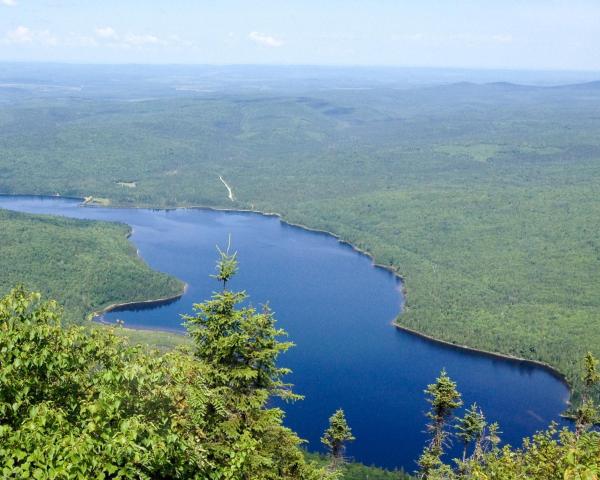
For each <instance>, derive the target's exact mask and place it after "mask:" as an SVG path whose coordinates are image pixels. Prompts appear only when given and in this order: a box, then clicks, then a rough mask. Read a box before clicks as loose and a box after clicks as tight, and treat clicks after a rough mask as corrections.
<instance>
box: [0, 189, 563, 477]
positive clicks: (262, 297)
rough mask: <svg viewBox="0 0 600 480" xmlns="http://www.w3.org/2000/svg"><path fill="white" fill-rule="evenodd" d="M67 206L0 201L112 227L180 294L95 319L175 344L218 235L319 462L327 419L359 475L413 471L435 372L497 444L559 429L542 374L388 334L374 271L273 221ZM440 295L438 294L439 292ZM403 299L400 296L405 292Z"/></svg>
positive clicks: (392, 300)
mask: <svg viewBox="0 0 600 480" xmlns="http://www.w3.org/2000/svg"><path fill="white" fill-rule="evenodd" d="M79 203H80V202H79V201H78V200H73V199H65V198H52V197H22V196H0V207H1V208H6V209H11V210H16V211H20V212H28V213H36V214H53V215H62V216H67V217H72V218H83V219H92V220H106V221H117V222H123V223H126V224H128V225H130V226H131V227H132V229H133V233H132V236H131V237H130V240H131V241H132V242H133V244H134V245H135V246H136V247H137V248H138V249H139V253H140V255H141V256H142V257H143V259H144V260H145V261H146V262H147V263H148V264H149V265H150V266H151V267H153V268H154V269H157V270H161V271H164V272H167V273H169V274H171V275H174V276H176V277H178V278H180V279H181V280H183V281H185V282H186V283H187V284H188V289H187V291H186V293H185V294H184V295H183V297H182V298H180V299H179V300H177V301H174V302H170V303H168V304H166V305H162V306H159V307H155V308H150V309H149V308H145V309H136V308H132V307H129V308H124V309H119V310H114V311H111V312H109V313H106V314H105V316H104V317H105V319H106V320H108V321H115V320H116V319H122V320H124V321H125V325H126V326H128V327H132V328H151V329H160V330H172V331H182V326H181V320H180V317H179V315H180V314H182V313H191V306H192V303H194V302H200V301H203V300H204V299H206V298H208V297H209V296H210V295H211V293H212V291H213V290H215V289H217V288H218V285H217V284H216V282H215V280H213V279H211V278H210V277H209V275H210V274H212V273H213V272H214V267H215V260H216V250H215V245H217V244H219V245H226V244H227V239H228V236H229V235H230V234H231V237H232V243H233V248H234V249H235V250H237V252H238V258H239V263H240V271H239V274H238V275H237V276H236V278H235V279H234V281H233V282H232V285H231V287H232V288H234V289H245V290H247V292H248V293H249V294H250V296H251V300H252V303H253V304H254V305H257V306H258V305H260V304H262V303H264V302H267V301H268V302H269V304H270V306H271V308H272V309H273V310H274V311H275V314H276V318H277V319H278V325H279V326H281V327H283V328H284V329H286V330H287V331H288V332H289V338H290V339H291V340H292V341H293V342H294V343H295V344H296V347H295V348H293V349H291V350H290V351H289V352H288V353H286V354H285V355H283V356H282V358H281V364H282V365H284V366H287V367H290V368H292V369H293V374H292V375H290V376H289V377H288V379H289V381H291V382H292V383H293V384H294V385H295V391H296V392H297V393H300V394H302V395H305V397H306V398H305V400H303V401H300V402H298V403H295V404H291V405H287V404H286V405H283V408H284V409H285V411H286V424H287V425H288V426H289V427H291V428H293V429H294V430H295V431H297V432H298V433H299V435H300V436H301V437H302V438H305V439H307V440H308V441H309V443H308V448H309V449H311V450H317V449H320V447H321V445H320V442H319V438H320V436H321V434H322V432H323V430H324V429H325V427H326V425H327V421H328V417H329V416H330V415H331V413H332V412H333V411H334V410H335V409H337V408H340V407H343V408H344V410H345V411H346V414H347V417H348V421H349V423H350V425H351V427H352V428H353V431H354V434H355V436H356V438H357V440H356V442H354V443H353V444H351V445H350V447H349V449H348V455H349V456H350V457H353V458H355V459H356V460H359V461H361V462H363V463H367V464H376V465H380V466H386V467H404V469H405V470H407V471H413V470H414V469H415V467H416V464H415V460H416V459H417V458H418V456H419V454H420V452H421V450H422V447H423V444H424V441H425V434H424V433H423V432H424V429H425V422H426V419H425V417H424V412H425V411H426V410H427V408H428V404H427V403H426V401H425V399H424V394H423V390H424V389H425V388H426V386H427V384H428V383H432V382H433V381H434V379H435V378H436V376H437V375H438V374H439V372H440V370H441V369H442V368H446V370H447V371H448V373H449V375H450V376H451V377H452V378H453V379H454V380H455V381H456V382H457V383H458V387H459V389H460V391H461V392H462V394H463V400H464V401H465V404H466V405H469V404H470V403H472V402H475V401H476V402H477V403H478V404H479V405H481V407H482V408H483V409H484V412H485V413H486V415H487V417H488V419H489V421H498V422H499V423H500V427H501V430H502V431H503V432H504V433H503V434H502V438H503V440H504V441H505V442H508V443H510V444H512V445H519V444H520V441H521V438H523V437H524V436H528V435H531V434H533V433H534V432H535V431H536V430H538V429H541V428H545V427H546V426H547V425H548V424H549V423H550V422H551V421H552V420H554V421H557V422H559V423H562V421H561V420H560V417H559V415H560V413H561V412H562V411H563V410H564V409H565V407H566V401H567V400H568V396H569V392H568V389H567V387H566V385H565V384H564V383H563V382H561V381H560V380H559V379H558V378H556V376H554V375H553V374H552V373H551V372H549V371H547V370H546V369H544V368H541V367H539V366H535V365H532V364H529V363H526V362H520V361H513V360H508V359H503V358H497V357H492V356H488V355H484V354H480V353H477V352H472V351H467V350H462V349H458V348H455V347H451V346H446V345H442V344H439V343H436V342H432V341H430V340H427V339H423V338H420V337H418V336H416V335H413V334H410V333H406V332H403V331H400V330H398V329H396V328H394V327H393V326H392V325H391V322H392V321H393V319H394V318H395V317H396V316H397V315H398V314H399V313H400V311H401V309H402V304H403V297H402V293H401V284H400V282H399V280H398V279H397V277H396V276H395V275H393V274H392V273H390V272H389V271H387V270H384V269H382V268H376V267H374V266H373V264H372V261H371V259H370V258H368V257H367V256H365V255H363V254H360V253H358V252H356V251H355V250H354V249H353V248H352V247H350V246H348V245H345V244H342V243H340V242H339V241H337V240H336V239H335V238H334V237H332V236H330V235H327V234H322V233H315V232H311V231H308V230H304V229H301V228H298V227H293V226H290V225H287V224H286V223H284V222H282V221H280V220H279V219H278V218H276V217H268V216H264V215H260V214H254V213H242V212H220V211H212V210H201V209H176V210H149V209H125V208H124V209H120V208H101V207H93V208H82V207H80V206H79ZM448 288H452V286H451V285H448ZM409 294H410V292H409Z"/></svg>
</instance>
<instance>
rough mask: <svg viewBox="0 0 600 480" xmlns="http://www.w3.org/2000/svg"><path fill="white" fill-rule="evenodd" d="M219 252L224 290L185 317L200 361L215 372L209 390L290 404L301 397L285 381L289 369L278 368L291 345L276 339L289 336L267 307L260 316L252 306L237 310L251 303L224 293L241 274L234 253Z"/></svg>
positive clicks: (244, 297)
mask: <svg viewBox="0 0 600 480" xmlns="http://www.w3.org/2000/svg"><path fill="white" fill-rule="evenodd" d="M219 253H220V256H221V258H220V260H219V262H218V263H217V271H218V274H217V275H216V276H215V278H216V279H217V280H219V281H222V282H223V287H224V290H223V291H222V292H219V293H214V294H213V296H212V299H211V300H208V301H206V302H204V303H201V304H195V305H194V310H195V311H196V315H185V316H184V317H183V318H184V320H185V321H186V327H187V329H188V332H189V335H190V336H191V337H192V339H193V341H194V343H195V345H196V350H195V353H196V356H197V357H198V358H199V359H200V360H202V361H203V362H205V363H207V364H208V365H210V366H211V367H212V372H213V373H212V377H211V378H210V380H209V381H210V382H211V385H213V386H215V387H227V388H231V389H232V390H233V391H235V392H237V393H238V394H240V395H242V394H243V395H250V394H254V393H256V392H260V391H263V394H266V395H277V396H279V397H281V398H284V399H288V400H294V399H297V398H300V397H298V396H296V395H294V394H293V393H292V392H291V391H290V390H289V388H287V387H289V385H287V384H284V383H283V382H282V377H283V376H284V375H286V374H287V373H289V370H288V369H286V368H280V367H278V366H277V364H276V361H277V357H278V356H279V354H280V353H282V352H285V351H286V350H288V349H289V348H290V347H292V346H293V343H291V342H280V341H278V340H277V338H278V337H282V336H284V335H286V332H285V331H284V330H283V329H278V328H276V327H275V318H274V316H273V313H272V312H271V310H270V309H269V307H268V306H267V305H265V306H264V307H263V309H262V312H257V311H256V310H255V309H254V308H253V307H251V306H245V307H239V305H240V304H242V303H244V302H245V301H246V300H247V298H248V296H247V295H246V293H245V292H232V291H229V290H227V289H225V287H226V284H227V281H228V280H229V279H231V277H232V276H233V275H234V273H235V272H236V270H237V260H236V258H235V254H234V255H229V254H226V253H223V252H221V251H220V250H219Z"/></svg>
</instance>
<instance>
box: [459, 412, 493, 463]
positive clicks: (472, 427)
mask: <svg viewBox="0 0 600 480" xmlns="http://www.w3.org/2000/svg"><path fill="white" fill-rule="evenodd" d="M486 425H487V422H486V421H485V416H484V415H483V412H482V411H481V409H480V408H479V407H478V406H477V404H476V403H473V405H471V406H470V407H469V408H468V409H467V411H466V412H465V414H464V416H463V417H462V418H459V419H458V422H457V424H456V426H455V428H456V437H457V438H458V439H459V440H460V441H461V442H462V444H463V455H462V461H463V462H464V461H465V460H466V459H467V449H468V448H469V445H471V444H473V445H474V448H473V457H474V458H477V457H479V456H480V455H481V453H482V450H483V448H482V440H483V435H484V432H485V427H486Z"/></svg>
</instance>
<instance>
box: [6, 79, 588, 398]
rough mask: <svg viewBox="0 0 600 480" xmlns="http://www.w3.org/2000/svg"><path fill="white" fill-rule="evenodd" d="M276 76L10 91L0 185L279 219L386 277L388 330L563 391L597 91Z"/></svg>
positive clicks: (578, 342) (584, 304)
mask: <svg viewBox="0 0 600 480" xmlns="http://www.w3.org/2000/svg"><path fill="white" fill-rule="evenodd" d="M165 81H166V80H165ZM290 84H291V86H290V87H289V88H287V89H283V88H282V89H280V90H276V91H275V90H273V91H271V92H268V91H267V92H266V93H265V92H263V93H251V92H250V93H249V92H248V90H243V89H242V88H239V89H238V90H236V87H235V85H233V86H230V87H229V88H228V89H227V91H226V92H222V93H216V94H215V93H210V94H201V93H198V94H194V93H190V92H187V93H183V94H179V95H175V94H170V95H168V96H162V97H161V95H156V96H154V98H150V99H143V98H140V99H138V100H139V101H135V102H131V101H128V100H129V99H131V98H132V97H135V89H134V86H132V87H131V90H129V91H127V92H125V93H123V92H122V91H121V92H119V95H115V96H114V97H110V92H105V93H104V94H103V96H102V97H101V98H96V97H94V96H93V95H92V96H89V97H85V96H83V94H79V96H66V95H63V96H60V97H59V96H58V95H59V94H56V95H50V94H44V95H34V94H28V93H19V94H16V93H14V92H13V93H12V94H11V95H10V96H7V97H6V100H5V105H4V106H3V109H2V112H1V114H0V125H1V126H2V128H1V129H0V144H1V145H2V148H1V149H0V171H1V172H2V175H1V176H0V191H1V192H4V193H29V194H36V193H38V194H54V193H60V194H62V195H78V196H87V195H91V196H94V197H97V198H107V199H110V201H111V202H112V204H114V205H136V206H140V205H145V206H153V207H174V206H188V205H208V206H216V207H226V208H253V209H258V210H261V211H268V212H272V211H275V212H278V213H281V214H282V215H283V217H284V218H285V219H287V220H289V221H291V222H296V223H301V224H304V225H307V226H310V227H313V228H320V229H325V230H329V231H331V232H334V233H336V234H338V235H340V236H341V237H342V238H343V239H345V240H348V241H350V242H352V243H353V244H354V245H356V246H358V247H360V248H362V249H365V250H368V251H369V252H371V253H373V254H374V256H375V259H376V261H377V262H379V263H383V264H386V265H391V266H393V267H394V268H396V270H397V271H398V272H399V273H400V274H401V275H402V276H403V278H404V280H405V285H406V290H407V306H406V311H405V312H404V314H403V315H401V316H400V318H399V319H398V322H399V323H400V324H401V325H404V326H407V327H410V328H413V329H415V330H418V331H420V332H423V333H425V334H428V335H431V336H434V337H437V338H440V339H442V340H446V341H449V342H453V343H457V344H461V345H462V344H466V345H469V346H471V347H475V348H480V349H485V350H491V351H495V352H501V353H505V354H510V355H516V356H519V357H524V358H528V359H533V360H540V361H543V362H547V363H549V364H551V365H553V366H555V367H557V368H558V369H559V370H560V371H561V372H563V373H565V374H566V375H567V378H568V379H569V381H570V382H572V383H574V384H575V389H576V392H578V391H579V388H580V387H579V385H578V380H577V378H578V377H577V374H576V371H577V364H576V361H575V359H577V358H580V357H581V356H582V355H583V354H584V353H585V352H586V351H587V350H588V349H592V350H593V351H594V353H596V354H599V353H600V351H598V348H599V347H598V345H600V313H599V312H600V295H598V293H599V291H598V285H600V268H599V267H600V253H599V252H600V244H599V243H598V238H597V232H598V231H600V197H599V196H598V194H597V186H598V184H599V183H600V137H598V135H597V132H598V131H599V128H600V117H599V116H598V114H597V112H598V110H599V108H600V88H599V86H598V84H590V85H587V86H585V85H583V86H582V85H580V86H570V87H555V88H541V87H525V86H516V85H511V84H489V85H475V84H455V85H444V86H437V87H426V88H425V87H422V88H412V89H409V88H404V89H393V88H386V87H381V86H378V85H374V86H373V88H372V89H362V90H339V89H338V90H334V89H330V90H319V89H318V88H316V87H307V86H305V85H304V84H301V83H294V82H293V81H290ZM50 167H51V168H50ZM220 175H221V176H223V178H224V179H225V180H226V181H227V182H228V184H229V185H230V186H231V187H232V189H233V191H234V194H235V199H236V201H235V202H231V201H230V200H229V198H228V196H227V190H226V189H225V187H224V185H223V184H222V183H221V182H220V180H219V176H220ZM3 224H5V225H8V224H9V220H3ZM22 261H23V264H21V265H19V262H20V260H19V259H17V263H16V264H15V266H14V267H13V268H17V269H23V270H27V269H30V268H31V267H30V259H29V258H27V256H24V257H22ZM2 268H5V266H4V265H2ZM66 280H67V279H66V278H65V281H66ZM70 281H71V280H69V282H70ZM118 288H119V289H121V287H118ZM121 292H122V293H126V290H121ZM124 296H127V295H124ZM148 296H152V295H151V294H149V295H148ZM89 303H93V302H88V304H89ZM96 303H101V302H96Z"/></svg>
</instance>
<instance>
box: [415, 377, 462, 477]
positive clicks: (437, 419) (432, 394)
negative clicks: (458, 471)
mask: <svg viewBox="0 0 600 480" xmlns="http://www.w3.org/2000/svg"><path fill="white" fill-rule="evenodd" d="M425 393H426V394H427V396H428V398H427V401H428V402H429V403H430V404H431V409H430V410H429V412H427V414H426V416H427V418H428V419H429V423H428V424H427V431H428V432H429V433H430V435H431V441H430V442H429V445H428V446H427V447H426V449H425V451H424V452H423V454H422V455H421V458H419V467H420V469H421V474H422V477H423V478H429V477H430V474H431V473H432V472H434V471H435V470H438V469H440V468H444V469H446V467H443V464H442V460H441V457H442V455H443V453H444V447H445V446H446V443H447V437H448V432H447V431H446V425H447V424H448V422H449V420H450V419H451V418H452V415H453V412H454V410H456V409H457V408H459V407H460V406H461V405H462V400H461V395H460V393H459V392H458V390H457V389H456V383H455V382H454V381H452V380H451V379H450V377H448V375H447V373H446V370H442V372H441V374H440V376H439V377H438V378H437V379H436V382H435V383H433V384H431V385H428V386H427V389H426V390H425Z"/></svg>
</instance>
